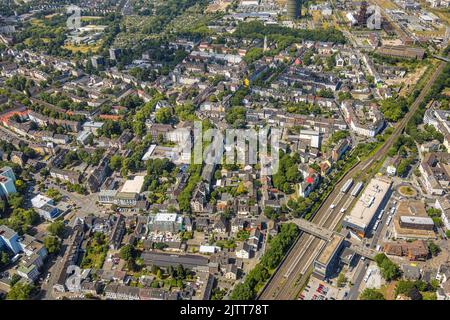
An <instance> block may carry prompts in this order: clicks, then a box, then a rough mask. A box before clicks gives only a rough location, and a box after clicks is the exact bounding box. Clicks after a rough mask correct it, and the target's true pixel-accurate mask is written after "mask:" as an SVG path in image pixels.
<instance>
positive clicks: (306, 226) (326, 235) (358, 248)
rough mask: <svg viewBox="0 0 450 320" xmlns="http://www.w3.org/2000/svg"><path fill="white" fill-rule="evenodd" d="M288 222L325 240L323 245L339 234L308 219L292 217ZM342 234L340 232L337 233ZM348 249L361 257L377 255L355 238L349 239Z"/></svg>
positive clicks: (370, 257)
mask: <svg viewBox="0 0 450 320" xmlns="http://www.w3.org/2000/svg"><path fill="white" fill-rule="evenodd" d="M290 222H292V223H295V224H296V225H297V226H298V227H299V229H300V230H302V231H304V232H306V233H308V234H311V235H313V236H315V237H317V238H320V239H322V240H325V241H327V243H326V244H325V246H327V245H329V242H330V241H331V239H332V238H333V235H334V234H339V233H337V232H335V231H332V230H329V229H327V228H324V227H321V226H318V225H316V224H314V223H312V222H310V221H308V220H305V219H298V218H297V219H292V220H291V221H290ZM339 235H341V236H342V234H339ZM348 242H349V243H350V249H352V250H353V251H354V252H355V253H357V254H359V255H360V256H362V257H366V258H367V259H370V260H373V259H374V257H375V256H376V255H377V253H378V252H377V251H376V250H373V249H370V248H367V247H366V246H364V245H363V244H362V243H359V242H357V241H356V240H351V239H349V241H348Z"/></svg>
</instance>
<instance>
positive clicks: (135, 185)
mask: <svg viewBox="0 0 450 320" xmlns="http://www.w3.org/2000/svg"><path fill="white" fill-rule="evenodd" d="M144 178H145V177H144V176H135V177H134V178H133V180H127V181H125V183H124V185H123V187H122V189H121V190H120V192H125V193H140V192H141V190H142V186H143V185H144Z"/></svg>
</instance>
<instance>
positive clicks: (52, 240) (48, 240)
mask: <svg viewBox="0 0 450 320" xmlns="http://www.w3.org/2000/svg"><path fill="white" fill-rule="evenodd" d="M44 246H45V248H46V249H47V251H48V253H57V252H59V249H60V248H61V243H60V241H59V239H58V238H57V237H55V236H47V237H45V238H44Z"/></svg>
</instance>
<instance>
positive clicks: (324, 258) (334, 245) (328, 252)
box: [317, 234, 344, 265]
mask: <svg viewBox="0 0 450 320" xmlns="http://www.w3.org/2000/svg"><path fill="white" fill-rule="evenodd" d="M342 241H344V237H343V236H342V235H339V234H333V237H332V238H331V240H330V241H329V242H328V243H327V244H326V246H325V248H324V249H323V250H322V252H321V253H320V255H319V257H317V262H319V263H321V264H324V265H326V264H328V262H330V260H331V258H332V257H333V256H334V254H335V252H336V251H337V250H338V249H339V246H340V245H341V243H342Z"/></svg>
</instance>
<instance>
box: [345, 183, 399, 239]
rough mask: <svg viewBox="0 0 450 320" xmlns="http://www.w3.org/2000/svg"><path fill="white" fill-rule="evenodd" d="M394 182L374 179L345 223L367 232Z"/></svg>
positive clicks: (346, 217)
mask: <svg viewBox="0 0 450 320" xmlns="http://www.w3.org/2000/svg"><path fill="white" fill-rule="evenodd" d="M391 185H392V181H387V180H384V179H380V178H374V179H372V180H371V181H370V182H369V185H368V186H367V188H366V189H365V190H364V193H363V194H362V195H361V197H360V198H359V199H358V201H357V202H356V204H355V206H354V207H353V209H352V211H351V212H350V214H349V215H347V216H345V217H344V221H343V222H344V223H346V224H348V225H350V226H351V225H353V226H356V227H358V228H360V229H362V230H365V229H366V228H367V227H368V226H369V224H370V222H371V221H372V219H373V216H374V215H375V213H376V212H377V210H378V208H379V207H380V205H381V203H382V201H383V199H384V197H385V196H386V193H387V192H388V191H389V189H390V187H391Z"/></svg>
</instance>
